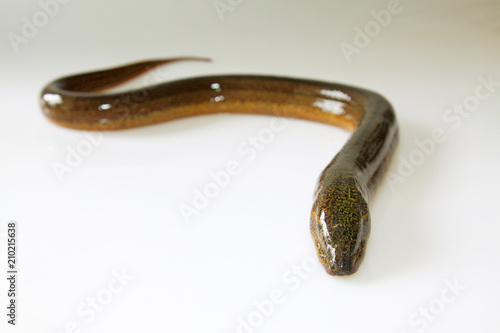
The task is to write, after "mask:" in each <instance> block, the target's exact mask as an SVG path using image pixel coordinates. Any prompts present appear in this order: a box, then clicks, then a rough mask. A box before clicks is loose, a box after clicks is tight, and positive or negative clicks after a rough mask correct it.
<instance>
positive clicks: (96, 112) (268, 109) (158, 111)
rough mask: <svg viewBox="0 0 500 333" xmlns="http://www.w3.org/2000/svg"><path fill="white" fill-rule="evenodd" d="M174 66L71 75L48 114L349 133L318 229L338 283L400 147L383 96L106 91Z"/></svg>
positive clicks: (363, 238)
mask: <svg viewBox="0 0 500 333" xmlns="http://www.w3.org/2000/svg"><path fill="white" fill-rule="evenodd" d="M182 60H200V61H207V59H203V58H175V59H168V60H156V61H147V62H140V63H135V64H131V65H127V66H122V67H117V68H113V69H108V70H102V71H97V72H92V73H86V74H80V75H75V76H69V77H65V78H61V79H59V80H56V81H54V82H52V83H50V84H48V85H47V86H46V87H45V88H44V89H43V91H42V93H41V99H40V102H41V107H42V110H43V112H44V113H45V115H46V116H47V117H48V118H49V119H50V120H52V121H53V122H55V123H57V124H59V125H62V126H65V127H71V128H77V129H84V130H116V129H123V128H131V127H137V126H143V125H148V124H154V123H159V122H164V121H170V120H174V119H178V118H184V117H189V116H195V115H203V114H211V113H221V112H225V113H251V114H264V115H275V116H285V117H292V118H300V119H305V120H312V121H317V122H320V123H325V124H330V125H335V126H340V127H342V128H345V129H347V130H351V131H352V135H351V137H350V139H349V140H348V141H347V143H346V144H345V146H344V147H343V148H342V149H341V150H340V152H339V153H338V154H337V155H336V156H335V157H334V158H333V160H332V161H331V162H330V163H329V164H328V165H327V167H326V168H325V170H324V171H323V172H322V173H321V175H320V177H319V180H318V183H317V187H316V190H315V193H314V204H313V207H312V212H311V220H310V229H311V233H312V238H313V240H314V244H315V246H316V250H317V254H318V258H319V260H320V262H321V263H322V264H323V266H324V267H325V270H326V271H327V273H329V274H331V275H350V274H353V273H355V272H356V271H357V270H358V267H359V265H360V263H361V261H362V260H363V257H364V253H365V248H366V243H367V240H368V236H369V233H370V215H369V212H368V202H369V200H370V198H371V196H372V194H373V193H374V191H375V190H376V187H377V184H379V183H380V180H381V179H382V176H383V175H384V174H385V173H386V170H387V167H388V165H389V162H390V160H391V158H392V155H393V154H394V150H395V148H396V145H397V142H398V125H397V123H396V117H395V114H394V111H393V109H392V107H391V105H390V104H389V102H388V101H387V100H386V99H385V98H383V97H382V96H380V95H378V94H376V93H374V92H371V91H367V90H363V89H359V88H355V87H350V86H345V85H341V84H335V83H326V82H319V81H310V80H301V79H292V78H282V77H272V76H253V75H223V76H206V77H195V78H188V79H183V80H177V81H172V82H167V83H162V84H158V85H154V86H151V87H148V88H146V89H142V90H134V91H128V92H122V93H109V92H108V93H106V92H100V91H102V90H104V89H107V88H110V87H113V86H116V85H118V84H120V83H123V82H125V81H128V80H130V79H132V78H134V77H136V76H138V75H140V74H143V73H144V72H146V71H148V70H150V69H152V68H154V67H156V66H159V65H163V64H166V63H171V62H176V61H182Z"/></svg>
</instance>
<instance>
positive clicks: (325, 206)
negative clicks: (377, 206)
mask: <svg viewBox="0 0 500 333" xmlns="http://www.w3.org/2000/svg"><path fill="white" fill-rule="evenodd" d="M320 184H321V187H320V188H319V189H318V192H317V194H316V200H315V201H314V204H313V208H312V212H311V234H312V237H313V240H314V243H315V245H316V251H317V253H318V257H319V260H320V261H321V263H322V264H323V266H324V267H325V270H326V271H327V272H328V273H329V274H331V275H350V274H353V273H354V272H356V271H357V270H358V267H359V265H360V264H361V261H362V260H363V257H364V254H365V248H366V242H367V241H368V236H369V234H370V215H369V213H368V203H367V202H366V200H365V198H364V195H363V192H365V193H366V191H365V190H363V189H362V187H361V186H360V184H359V183H358V181H357V179H356V178H354V177H351V176H349V175H342V174H341V173H340V174H339V175H336V176H334V177H332V178H328V179H326V181H325V179H323V181H322V182H320Z"/></svg>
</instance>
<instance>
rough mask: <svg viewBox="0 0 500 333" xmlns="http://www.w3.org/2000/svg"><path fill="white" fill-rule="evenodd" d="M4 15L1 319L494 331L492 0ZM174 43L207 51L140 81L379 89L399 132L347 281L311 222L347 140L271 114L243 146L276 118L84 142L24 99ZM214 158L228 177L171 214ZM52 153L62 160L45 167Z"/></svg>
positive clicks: (193, 122) (39, 10)
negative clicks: (259, 77)
mask: <svg viewBox="0 0 500 333" xmlns="http://www.w3.org/2000/svg"><path fill="white" fill-rule="evenodd" d="M0 11H1V13H2V14H3V15H2V20H1V21H0V34H1V35H2V41H1V52H0V69H1V78H0V88H1V91H2V98H1V99H0V110H1V112H0V117H1V120H0V135H1V140H0V142H1V143H0V145H1V148H2V149H1V153H2V156H3V157H2V164H1V165H0V169H1V171H0V177H1V187H0V202H1V203H2V210H1V215H0V228H1V229H0V277H2V278H1V279H0V305H1V306H0V308H1V309H2V310H0V312H1V313H0V318H1V319H0V332H6V333H11V332H16V333H18V332H21V333H31V332H37V333H62V332H64V333H69V332H72V333H73V332H82V333H83V332H85V333H86V332H89V333H100V332H122V333H125V332H207V333H208V332H241V333H253V332H262V333H266V332H308V331H310V332H342V333H344V332H349V333H350V332H371V333H373V332H385V333H387V332H394V333H402V332H406V333H413V332H440V333H443V332H454V333H455V332H485V333H488V332H500V320H499V319H498V310H500V285H499V284H498V281H500V259H499V258H500V242H499V241H498V239H499V237H500V213H499V210H498V199H499V195H498V188H499V185H500V184H499V183H500V177H499V176H498V170H499V166H500V146H499V145H498V142H499V141H500V134H499V131H498V128H497V127H498V124H500V113H499V111H500V109H499V108H500V68H499V66H498V64H499V63H498V59H500V20H499V17H500V3H499V2H498V1H479V0H469V1H464V0H462V1H441V0H440V1H432V2H431V1H410V0H401V1H400V2H398V1H378V0H377V1H371V2H369V3H368V4H364V5H358V4H353V3H350V2H348V1H307V2H306V1H284V0H280V1H263V0H254V1H250V0H245V1H243V0H239V1H236V0H232V1H229V0H217V1H213V0H207V1H201V0H193V1H185V2H180V1H175V2H174V1H148V2H139V1H120V2H118V1H96V0H90V1H78V0H72V1H68V0H65V1H62V0H41V1H34V0H27V1H23V2H22V3H21V2H14V1H3V2H2V3H1V4H0ZM184 55H189V56H203V57H210V58H212V59H213V62H212V63H208V64H207V63H195V62H187V63H182V64H176V65H173V66H166V67H162V68H160V69H159V70H158V71H157V72H156V74H155V75H156V76H155V77H154V79H155V80H171V79H175V78H180V77H189V76H194V75H203V74H215V73H217V74H220V73H232V74H237V73H247V74H248V73H253V74H269V75H281V76H290V77H298V78H308V79H317V80H323V81H330V82H339V83H344V84H350V85H355V86H359V87H363V88H366V89H370V90H374V91H377V92H379V93H381V94H382V95H384V96H385V97H387V98H388V99H389V100H390V101H391V103H392V104H393V105H394V107H395V110H396V113H397V116H398V119H399V123H400V125H401V141H400V146H399V149H398V151H397V153H396V158H395V161H394V163H393V164H392V168H391V172H392V177H390V178H389V179H388V180H387V181H386V182H385V183H384V185H383V186H381V188H380V192H379V193H378V195H377V198H376V200H375V202H373V203H372V205H371V215H372V233H371V238H370V241H369V244H368V249H367V255H366V257H365V260H364V262H363V264H362V265H361V268H360V270H359V271H358V273H356V274H355V275H353V276H351V277H348V278H338V277H331V276H328V275H327V274H326V273H325V272H324V270H323V268H322V267H320V265H319V264H318V262H317V260H316V256H315V253H314V246H313V243H312V240H311V237H310V234H309V211H310V208H311V205H312V193H313V189H314V185H315V181H316V179H317V176H318V175H319V173H320V172H321V171H322V170H323V168H324V167H325V166H326V164H327V163H328V162H329V161H330V160H331V158H332V157H333V156H334V155H335V154H336V153H337V152H338V151H339V150H340V148H341V147H342V145H343V144H344V143H345V141H346V140H347V138H348V136H349V134H348V133H347V132H345V131H343V130H341V129H338V128H334V127H330V126H326V125H322V124H316V123H312V122H306V121H299V120H287V121H286V123H283V126H282V127H280V128H282V130H280V131H275V132H273V136H272V138H271V139H266V140H267V141H266V142H261V146H260V148H261V150H256V149H255V150H253V152H252V153H250V152H248V150H247V153H244V152H242V149H241V147H242V146H243V147H245V148H247V149H249V147H250V145H249V141H248V140H249V138H250V137H257V138H258V137H259V135H262V131H263V130H264V129H266V128H269V127H270V121H272V118H270V117H260V116H250V115H219V116H203V117H194V118H190V119H184V120H179V121H175V122H171V123H165V124H159V125H155V126H150V127H143V128H137V129H132V130H126V131H117V132H105V133H102V134H101V133H86V132H82V131H77V130H70V129H65V128H61V127H58V126H56V125H54V124H52V123H50V122H49V121H48V120H47V119H46V118H45V117H44V116H43V114H42V112H41V111H40V109H39V106H38V94H39V92H40V90H41V89H42V87H43V86H44V85H45V84H46V83H48V82H49V81H51V80H53V79H55V78H57V77H60V76H63V75H69V74H72V73H78V72H84V71H90V70H95V69H99V68H106V67H111V66H116V65H121V64H125V63H129V62H133V61H139V60H143V59H151V58H169V57H176V56H184ZM149 79H151V77H150V78H149ZM148 82H150V81H148ZM140 83H141V81H140V80H139V81H136V82H135V84H136V85H140ZM266 131H267V130H266ZM78 151H80V152H82V151H83V152H85V153H84V154H80V155H82V156H79V157H75V156H72V157H69V155H72V154H74V153H73V152H76V153H78ZM68 158H69V159H70V164H71V165H69V164H68V160H67V159H68ZM228 163H229V164H230V163H237V165H238V167H239V169H238V170H239V172H238V174H236V175H234V176H232V177H231V179H230V180H229V182H228V184H227V185H224V186H223V187H222V188H219V191H218V193H217V194H216V195H214V197H213V198H210V199H209V200H208V203H206V204H205V207H203V208H200V209H199V210H198V213H199V214H197V215H193V216H191V217H190V218H189V219H186V218H185V217H183V215H182V214H181V212H180V207H182V205H183V204H189V205H192V200H193V199H194V198H195V196H196V193H197V191H203V188H204V187H205V186H206V185H207V184H209V183H210V182H213V177H214V176H213V175H214V174H217V173H218V172H220V171H221V170H224V169H225V168H227V165H228ZM60 164H63V165H66V166H67V167H68V168H69V169H71V172H65V173H63V174H59V177H58V174H57V172H56V171H55V169H54V166H55V165H60ZM9 221H16V222H17V226H18V229H17V237H18V238H17V241H18V244H19V245H18V248H17V249H18V250H17V251H18V252H17V256H18V269H19V274H18V284H17V287H16V288H17V291H18V295H17V303H16V304H17V309H16V310H17V312H16V313H17V318H16V326H13V325H10V324H8V323H7V320H8V319H9V318H8V317H7V311H8V309H7V308H6V307H7V306H8V302H9V300H8V296H7V292H8V289H9V286H8V282H7V279H6V278H4V275H7V251H6V248H7V245H6V237H5V236H6V231H7V224H8V222H9Z"/></svg>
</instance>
